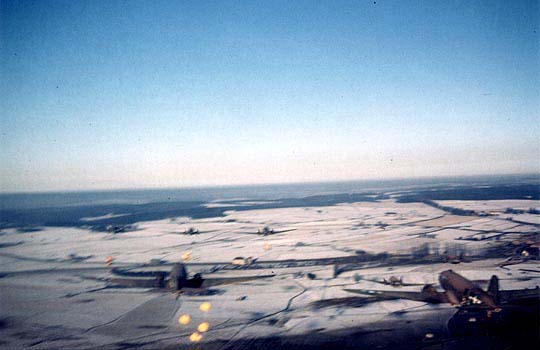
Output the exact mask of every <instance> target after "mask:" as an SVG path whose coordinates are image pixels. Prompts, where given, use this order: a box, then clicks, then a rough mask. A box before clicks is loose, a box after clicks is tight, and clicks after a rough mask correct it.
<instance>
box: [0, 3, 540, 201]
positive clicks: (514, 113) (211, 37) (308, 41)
mask: <svg viewBox="0 0 540 350" xmlns="http://www.w3.org/2000/svg"><path fill="white" fill-rule="evenodd" d="M0 9H1V18H0V28H1V33H0V35H1V41H0V44H1V47H2V49H1V55H2V56H1V65H0V73H1V76H0V77H1V79H0V93H1V96H2V98H1V99H0V113H1V114H2V118H1V121H0V129H1V132H2V137H1V139H0V148H1V149H2V151H1V152H0V164H1V167H2V171H1V172H0V190H1V191H23V190H24V191H42V190H69V189H74V190H80V189H109V188H132V187H138V188H140V187H184V186H199V185H227V184H251V183H275V182H297V181H324V180H328V181H331V180H347V179H376V178H397V177H416V176H442V175H466V174H501V173H523V172H538V171H540V164H539V163H540V161H539V159H540V146H539V142H538V137H539V136H540V123H539V117H540V116H539V109H540V108H539V107H540V105H539V101H540V96H539V88H538V87H539V68H538V67H539V65H538V63H539V58H540V57H539V37H538V18H539V8H538V2H537V1H463V2H459V1H440V2H437V1H418V2H412V1H411V2H409V1H399V2H398V1H380V0H379V1H376V2H375V3H374V1H347V2H341V1H338V2H330V1H294V2H291V1H261V2H255V1H239V2H236V1H227V2H223V1H217V2H207V1H188V2H180V1H173V2H171V1H36V2H31V1H2V2H1V3H0Z"/></svg>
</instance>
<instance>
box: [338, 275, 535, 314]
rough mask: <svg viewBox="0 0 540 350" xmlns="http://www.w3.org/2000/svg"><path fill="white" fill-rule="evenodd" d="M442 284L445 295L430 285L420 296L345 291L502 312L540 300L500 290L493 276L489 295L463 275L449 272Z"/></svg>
mask: <svg viewBox="0 0 540 350" xmlns="http://www.w3.org/2000/svg"><path fill="white" fill-rule="evenodd" d="M439 283H440V285H441V287H442V288H443V289H444V291H438V290H437V289H436V288H435V287H434V286H433V285H431V284H426V285H425V286H424V287H423V288H422V290H421V291H420V292H410V291H390V290H388V291H383V290H372V289H344V290H345V291H347V292H350V293H356V294H363V295H369V296H372V297H374V298H376V299H379V300H391V299H408V300H414V301H422V302H426V303H433V304H439V303H449V304H452V305H457V306H474V307H482V308H488V309H492V310H498V309H500V308H501V307H503V306H506V305H516V304H520V303H521V302H523V301H526V300H531V299H538V298H540V288H539V287H538V286H537V287H536V288H534V289H516V290H499V279H498V277H497V276H495V275H493V276H492V277H491V280H490V282H489V287H488V290H487V291H484V290H483V289H482V288H480V287H479V286H478V285H477V284H475V283H473V282H472V281H470V280H468V279H466V278H465V277H463V276H461V275H460V274H458V273H456V272H454V271H452V270H447V271H443V272H441V274H440V276H439Z"/></svg>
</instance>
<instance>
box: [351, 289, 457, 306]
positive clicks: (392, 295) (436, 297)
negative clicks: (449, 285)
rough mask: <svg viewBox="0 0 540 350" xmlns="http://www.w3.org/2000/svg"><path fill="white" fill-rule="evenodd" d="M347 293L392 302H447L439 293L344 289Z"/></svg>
mask: <svg viewBox="0 0 540 350" xmlns="http://www.w3.org/2000/svg"><path fill="white" fill-rule="evenodd" d="M344 291H346V292H349V293H356V294H362V295H369V296H372V297H374V298H377V299H378V300H393V299H407V300H414V301H422V302H426V303H435V304H438V303H445V302H448V299H447V298H446V295H445V294H444V293H440V292H434V293H433V292H432V293H424V292H407V291H393V290H368V289H344Z"/></svg>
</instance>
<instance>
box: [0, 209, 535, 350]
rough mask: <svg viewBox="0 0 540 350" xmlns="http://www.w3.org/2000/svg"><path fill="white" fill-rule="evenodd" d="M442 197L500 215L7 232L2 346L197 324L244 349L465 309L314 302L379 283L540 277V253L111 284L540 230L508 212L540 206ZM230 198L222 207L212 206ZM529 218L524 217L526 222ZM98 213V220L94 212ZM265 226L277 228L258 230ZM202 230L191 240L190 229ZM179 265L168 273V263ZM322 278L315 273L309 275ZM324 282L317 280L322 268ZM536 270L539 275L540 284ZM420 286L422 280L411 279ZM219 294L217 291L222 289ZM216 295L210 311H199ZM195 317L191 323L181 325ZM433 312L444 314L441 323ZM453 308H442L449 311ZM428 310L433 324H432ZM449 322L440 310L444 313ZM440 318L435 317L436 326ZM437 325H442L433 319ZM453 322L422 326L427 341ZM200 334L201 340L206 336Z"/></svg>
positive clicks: (401, 213) (173, 330)
mask: <svg viewBox="0 0 540 350" xmlns="http://www.w3.org/2000/svg"><path fill="white" fill-rule="evenodd" d="M440 203H441V204H442V205H445V206H453V207H460V208H464V209H472V210H478V211H489V212H491V213H492V214H493V216H488V217H474V216H472V217H470V216H454V215H449V214H447V213H446V212H444V211H441V210H439V209H435V208H433V207H431V206H427V205H424V204H421V203H396V202H394V201H392V200H387V201H381V202H372V203H371V202H370V203H353V204H342V205H334V206H329V207H306V208H280V209H265V210H252V211H230V212H227V214H226V216H224V217H217V218H210V219H190V218H186V217H178V218H172V219H167V220H159V221H150V222H140V223H138V224H137V228H138V229H137V230H135V231H130V232H124V233H118V234H112V233H105V232H94V231H90V230H85V229H81V228H58V227H46V228H44V229H43V230H42V231H36V232H25V233H19V232H17V231H16V230H15V229H5V230H3V231H1V232H0V244H1V247H2V248H0V263H1V266H2V268H1V271H0V276H1V277H0V309H1V316H0V335H1V337H0V339H1V340H0V347H6V348H31V349H58V348H70V349H77V348H80V349H86V348H112V349H115V348H118V349H121V348H127V347H142V348H145V347H148V348H156V347H163V346H173V348H174V347H175V346H185V347H184V348H186V349H187V347H188V346H189V344H190V343H192V341H191V340H190V335H191V334H192V333H193V332H195V331H196V328H197V325H199V324H200V323H202V322H208V323H209V325H210V328H209V330H208V331H207V332H204V333H202V340H201V341H202V342H203V345H204V344H205V343H210V342H212V341H221V342H229V344H232V343H234V341H235V340H238V339H250V338H255V337H261V336H265V337H269V336H278V337H287V336H296V335H303V334H304V335H305V334H314V333H317V332H326V331H339V330H342V329H349V328H357V329H369V327H370V325H376V324H378V322H379V323H380V322H383V321H384V322H387V321H388V322H402V321H403V320H404V319H406V320H412V321H415V320H416V321H418V320H421V319H425V318H426V317H428V316H429V315H432V316H429V317H431V318H430V319H437V320H438V319H446V318H445V317H447V316H448V315H451V314H452V313H453V312H454V311H455V310H454V309H453V308H452V307H451V306H448V305H442V306H435V307H434V306H432V305H426V304H424V303H419V302H413V301H385V302H378V303H372V304H367V305H365V306H363V307H348V306H330V307H324V308H316V307H312V305H313V303H314V302H317V301H320V300H325V299H333V298H347V297H351V296H353V295H352V294H350V293H347V292H345V291H343V288H345V287H349V288H350V287H354V288H364V289H369V288H376V289H385V288H390V289H392V288H395V287H390V286H384V285H380V284H377V283H374V282H370V281H367V280H365V278H364V279H362V280H359V281H358V282H357V278H355V276H357V275H361V276H362V277H369V278H373V279H382V278H389V277H390V276H392V275H395V276H403V280H404V281H405V282H408V283H421V284H423V283H435V284H436V283H437V278H438V274H439V272H441V271H443V270H446V269H449V268H452V269H454V270H455V271H458V272H459V273H461V274H463V275H464V276H466V277H468V278H470V279H473V280H485V279H489V277H490V276H491V275H492V274H496V275H498V276H499V277H500V278H501V288H502V289H515V288H530V287H534V286H536V285H538V284H539V280H538V279H537V277H538V273H535V272H531V271H529V270H537V269H538V263H537V261H531V262H525V263H521V264H518V265H510V266H506V267H504V268H500V267H498V264H499V263H500V262H501V260H502V259H485V260H474V261H473V262H469V263H461V264H459V265H454V264H449V263H448V264H445V263H440V264H430V265H414V264H409V265H406V266H384V267H373V268H366V267H363V268H362V267H359V268H358V269H356V270H354V271H348V272H344V273H341V274H339V276H337V277H334V266H333V265H329V264H324V263H322V262H321V263H315V264H312V265H311V266H298V265H297V266H290V267H288V266H286V264H285V263H284V264H281V265H276V266H275V267H269V268H267V269H236V270H234V269H231V267H232V266H230V265H228V266H229V269H223V270H219V271H215V272H213V273H210V274H204V277H235V276H252V275H264V274H274V275H275V277H273V278H270V279H261V280H256V281H250V282H244V283H239V284H230V285H225V286H218V287H215V288H212V291H213V292H214V294H213V295H206V296H204V295H189V294H188V293H185V294H179V295H178V294H173V293H168V292H159V291H155V290H149V289H140V288H125V289H110V288H106V287H107V282H104V281H102V280H100V279H106V278H110V277H112V274H111V273H110V268H111V267H108V266H106V264H105V260H106V259H107V257H112V258H114V262H113V264H112V267H115V266H136V264H144V263H149V262H150V261H151V260H152V259H160V260H163V261H166V262H167V263H172V262H177V261H181V260H182V259H183V257H184V258H186V257H187V256H189V261H188V268H189V270H190V272H192V273H195V272H203V273H204V272H205V271H208V270H209V269H210V268H212V267H214V266H223V265H227V264H229V263H230V262H231V261H232V260H233V259H234V258H235V257H252V258H255V259H258V261H263V262H272V261H288V260H291V259H292V260H299V259H302V260H305V259H325V258H336V257H348V256H354V255H355V254H357V252H358V251H365V252H368V253H372V254H376V253H382V252H387V253H391V254H407V253H410V252H411V251H413V250H414V249H417V248H418V247H420V246H422V245H424V244H427V245H429V247H430V249H431V250H434V251H435V252H438V253H442V252H444V251H445V250H446V249H448V247H454V246H460V247H463V246H465V247H466V248H467V249H469V251H470V252H471V254H477V255H478V254H481V252H483V251H485V250H486V249H488V248H490V247H493V246H496V245H497V244H501V242H505V241H515V240H516V239H519V237H522V236H525V235H528V234H535V233H538V226H537V225H535V224H536V223H538V222H540V216H539V215H535V214H518V215H511V217H512V220H509V217H510V216H509V215H508V214H505V213H504V211H505V209H506V208H508V207H512V208H514V209H519V208H521V209H528V208H531V207H535V208H537V207H538V202H535V201H526V200H524V201H519V200H513V201H470V202H466V201H440ZM210 205H212V206H216V205H219V203H211V204H210ZM521 215H524V216H526V217H525V219H524V220H517V217H519V216H521ZM88 220H92V218H88ZM264 226H269V227H271V228H272V229H273V230H274V231H275V232H276V233H275V234H273V235H268V236H261V235H258V234H257V232H258V230H262V229H263V227H264ZM191 227H193V228H196V229H197V230H199V234H195V235H185V234H183V233H184V232H185V231H186V230H188V229H189V228H191ZM164 270H166V268H165V269H164ZM308 272H311V273H312V274H314V277H315V278H314V279H310V278H308V276H307V275H306V274H307V273H308ZM312 277H313V276H312ZM526 277H530V278H529V279H527V278H526ZM401 288H402V289H403V290H419V289H420V288H421V287H416V286H413V287H401ZM211 294H212V293H211ZM203 302H210V303H211V309H210V310H209V311H201V310H200V309H199V307H200V305H201V304H202V303H203ZM182 315H190V316H191V320H190V322H189V323H188V324H187V325H181V324H179V322H178V319H179V317H180V316H182ZM433 315H437V316H436V317H435V316H433ZM441 315H442V316H441ZM429 317H428V318H429ZM433 317H435V318H433ZM430 322H432V321H430ZM430 324H431V323H430ZM440 327H441V325H440V324H437V322H434V323H433V329H432V330H430V329H424V328H422V329H421V330H420V333H419V335H418V336H419V337H421V336H424V335H425V334H427V333H430V332H432V333H433V334H437V332H438V329H439V328H440ZM192 340H193V339H192Z"/></svg>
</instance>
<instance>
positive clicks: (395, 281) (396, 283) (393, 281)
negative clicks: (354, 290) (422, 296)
mask: <svg viewBox="0 0 540 350" xmlns="http://www.w3.org/2000/svg"><path fill="white" fill-rule="evenodd" d="M361 280H364V281H369V282H374V283H380V284H384V285H387V286H392V287H408V286H423V284H422V283H408V282H403V276H400V277H397V276H390V277H389V278H388V279H386V278H383V279H382V280H381V279H374V278H373V279H371V278H365V277H364V278H361Z"/></svg>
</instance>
